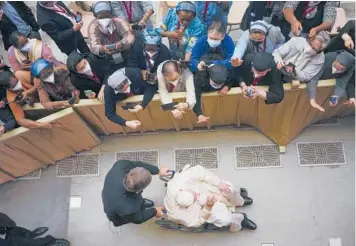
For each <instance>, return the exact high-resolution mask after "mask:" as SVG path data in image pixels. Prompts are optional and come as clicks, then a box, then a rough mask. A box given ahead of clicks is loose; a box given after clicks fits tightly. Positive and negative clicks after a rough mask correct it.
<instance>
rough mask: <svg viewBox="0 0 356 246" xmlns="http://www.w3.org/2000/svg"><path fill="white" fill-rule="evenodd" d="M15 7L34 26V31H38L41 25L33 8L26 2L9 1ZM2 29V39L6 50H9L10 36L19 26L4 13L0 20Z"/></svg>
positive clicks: (0, 28)
mask: <svg viewBox="0 0 356 246" xmlns="http://www.w3.org/2000/svg"><path fill="white" fill-rule="evenodd" d="M7 3H9V4H11V5H12V7H14V9H15V10H16V12H17V13H18V14H19V15H20V17H21V19H22V20H23V21H24V22H26V23H27V24H28V25H29V26H31V27H32V31H35V32H38V30H39V29H40V27H39V26H38V24H37V22H36V19H35V16H34V15H33V13H32V11H31V9H30V8H29V7H28V6H27V5H26V4H25V3H24V2H12V1H11V2H7ZM0 30H1V34H2V40H3V42H4V48H5V50H8V49H9V48H10V46H11V44H10V42H9V36H10V34H11V33H12V32H14V31H17V27H16V25H15V24H14V23H12V21H11V20H10V19H9V18H8V17H7V16H6V15H5V14H3V16H2V18H1V20H0Z"/></svg>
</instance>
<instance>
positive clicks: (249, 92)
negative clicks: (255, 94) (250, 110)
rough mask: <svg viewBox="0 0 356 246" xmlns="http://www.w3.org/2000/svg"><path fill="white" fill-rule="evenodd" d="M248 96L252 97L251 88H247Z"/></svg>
mask: <svg viewBox="0 0 356 246" xmlns="http://www.w3.org/2000/svg"><path fill="white" fill-rule="evenodd" d="M246 94H247V96H248V97H252V89H251V87H247V91H246Z"/></svg>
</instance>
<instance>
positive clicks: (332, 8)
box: [284, 1, 339, 25]
mask: <svg viewBox="0 0 356 246" xmlns="http://www.w3.org/2000/svg"><path fill="white" fill-rule="evenodd" d="M319 3H322V2H321V1H310V2H309V6H308V8H309V9H310V11H308V13H307V14H306V16H305V18H306V19H313V18H314V17H315V15H316V13H317V11H318V4H319ZM298 4H299V1H287V2H286V3H285V4H284V8H292V9H293V10H294V11H295V10H296V9H297V7H298ZM337 7H339V2H338V1H327V2H326V3H325V6H324V15H323V22H329V23H330V24H331V25H333V24H334V22H335V19H336V8H337Z"/></svg>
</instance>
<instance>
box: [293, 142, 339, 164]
mask: <svg viewBox="0 0 356 246" xmlns="http://www.w3.org/2000/svg"><path fill="white" fill-rule="evenodd" d="M297 151H298V162H299V166H336V165H343V164H346V158H345V151H344V144H343V142H341V141H340V142H314V143H313V142H305V143H297Z"/></svg>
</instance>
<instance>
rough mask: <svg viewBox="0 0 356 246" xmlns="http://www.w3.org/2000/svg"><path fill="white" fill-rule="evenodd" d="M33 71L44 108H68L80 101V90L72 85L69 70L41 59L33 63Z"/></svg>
mask: <svg viewBox="0 0 356 246" xmlns="http://www.w3.org/2000/svg"><path fill="white" fill-rule="evenodd" d="M31 72H32V75H33V76H34V77H35V79H34V83H35V86H36V89H37V91H38V95H39V97H40V102H41V104H42V106H43V107H44V108H47V109H56V108H66V107H70V106H72V105H73V104H78V103H79V100H80V99H79V95H80V92H79V91H78V90H77V89H76V88H75V87H74V86H73V85H72V83H71V81H70V74H69V72H68V70H66V69H64V68H62V67H60V68H58V67H55V66H53V65H52V64H51V63H49V62H48V61H46V60H44V59H39V60H37V61H35V62H34V63H33V64H32V67H31Z"/></svg>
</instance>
